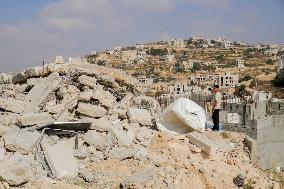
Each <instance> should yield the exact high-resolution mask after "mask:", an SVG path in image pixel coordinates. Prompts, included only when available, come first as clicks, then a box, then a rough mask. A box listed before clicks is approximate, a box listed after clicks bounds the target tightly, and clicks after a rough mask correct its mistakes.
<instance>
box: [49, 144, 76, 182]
mask: <svg viewBox="0 0 284 189" xmlns="http://www.w3.org/2000/svg"><path fill="white" fill-rule="evenodd" d="M44 154H45V158H46V160H47V163H48V166H49V167H50V168H51V171H52V173H53V174H54V176H55V177H56V178H57V179H63V178H75V177H77V175H78V172H79V168H78V163H77V160H76V158H75V157H74V155H73V146H72V145H71V144H70V143H69V142H68V141H66V140H63V141H59V142H58V143H57V144H55V145H53V146H50V147H47V149H44Z"/></svg>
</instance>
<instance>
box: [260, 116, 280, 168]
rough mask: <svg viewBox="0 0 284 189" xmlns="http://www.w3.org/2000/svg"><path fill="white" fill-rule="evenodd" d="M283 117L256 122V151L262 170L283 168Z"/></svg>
mask: <svg viewBox="0 0 284 189" xmlns="http://www.w3.org/2000/svg"><path fill="white" fill-rule="evenodd" d="M283 144H284V115H272V116H268V117H263V118H262V119H260V120H258V121H257V151H258V156H259V160H260V164H261V167H262V168H272V167H274V168H275V167H281V168H283V167H284V148H283V146H284V145H283Z"/></svg>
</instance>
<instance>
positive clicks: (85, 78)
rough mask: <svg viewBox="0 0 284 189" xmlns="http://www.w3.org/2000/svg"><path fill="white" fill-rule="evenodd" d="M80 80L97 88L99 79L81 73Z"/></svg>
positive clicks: (81, 82)
mask: <svg viewBox="0 0 284 189" xmlns="http://www.w3.org/2000/svg"><path fill="white" fill-rule="evenodd" d="M78 82H79V83H80V84H82V85H85V86H88V87H90V88H95V87H96V85H97V79H96V78H94V77H89V76H86V75H81V76H80V77H79V78H78Z"/></svg>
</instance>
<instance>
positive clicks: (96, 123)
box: [90, 117, 112, 131]
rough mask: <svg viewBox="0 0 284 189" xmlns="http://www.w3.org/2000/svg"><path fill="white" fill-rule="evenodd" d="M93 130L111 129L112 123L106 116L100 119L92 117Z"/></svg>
mask: <svg viewBox="0 0 284 189" xmlns="http://www.w3.org/2000/svg"><path fill="white" fill-rule="evenodd" d="M91 121H92V125H91V128H90V129H91V130H96V131H109V130H110V129H111V127H112V123H111V121H110V120H108V119H107V118H105V117H102V118H99V119H92V120H91Z"/></svg>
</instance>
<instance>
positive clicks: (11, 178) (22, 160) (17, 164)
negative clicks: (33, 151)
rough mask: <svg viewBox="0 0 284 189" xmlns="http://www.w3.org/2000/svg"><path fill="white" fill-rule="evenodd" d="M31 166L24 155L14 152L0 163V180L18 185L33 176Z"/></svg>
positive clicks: (11, 184)
mask: <svg viewBox="0 0 284 189" xmlns="http://www.w3.org/2000/svg"><path fill="white" fill-rule="evenodd" d="M33 167H34V166H33V164H32V163H31V162H30V161H29V160H28V159H27V157H26V156H23V155H21V154H18V153H16V154H14V155H12V156H11V157H10V158H8V159H7V160H6V161H2V162H1V163H0V180H1V181H5V182H7V183H9V185H10V186H19V185H21V184H24V183H26V182H28V181H31V180H32V179H33V178H34V175H33V171H32V170H33Z"/></svg>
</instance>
